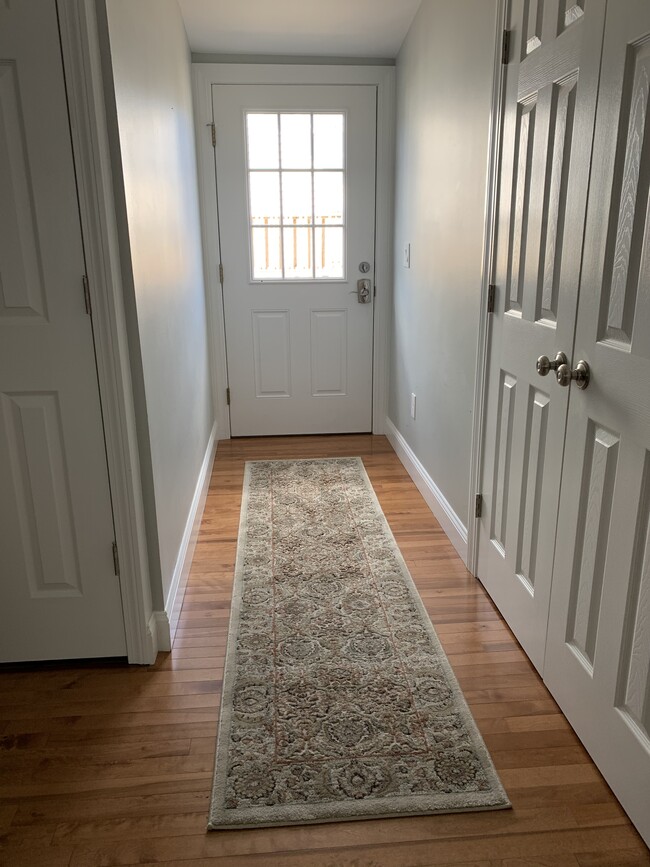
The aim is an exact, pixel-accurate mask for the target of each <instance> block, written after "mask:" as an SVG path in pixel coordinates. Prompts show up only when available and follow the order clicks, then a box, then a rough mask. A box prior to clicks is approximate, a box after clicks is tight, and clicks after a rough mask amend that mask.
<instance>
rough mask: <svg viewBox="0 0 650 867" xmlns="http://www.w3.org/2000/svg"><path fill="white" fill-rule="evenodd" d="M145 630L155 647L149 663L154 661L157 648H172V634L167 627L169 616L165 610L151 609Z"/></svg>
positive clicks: (165, 649) (164, 649) (163, 649)
mask: <svg viewBox="0 0 650 867" xmlns="http://www.w3.org/2000/svg"><path fill="white" fill-rule="evenodd" d="M147 631H148V632H149V635H150V636H151V641H152V644H153V646H154V647H155V652H154V653H153V658H152V659H151V660H150V662H151V663H154V662H155V661H156V654H157V653H158V651H159V650H162V651H167V650H171V649H172V635H171V631H170V629H169V618H168V617H167V612H166V611H153V612H152V613H151V617H150V618H149V624H148V626H147Z"/></svg>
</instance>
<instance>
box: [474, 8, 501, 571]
mask: <svg viewBox="0 0 650 867" xmlns="http://www.w3.org/2000/svg"><path fill="white" fill-rule="evenodd" d="M507 7H508V0H498V6H497V16H496V29H495V36H494V46H495V48H494V67H493V72H492V108H491V111H490V130H489V137H488V164H487V184H486V194H485V224H484V231H483V267H482V275H481V300H480V305H481V307H480V311H479V320H478V322H479V326H478V337H477V349H476V371H475V374H474V409H473V414H472V418H473V425H472V447H471V453H470V466H469V492H468V502H469V503H470V508H469V509H468V515H469V517H468V520H467V568H468V569H469V571H470V572H471V573H472V575H478V553H479V545H478V541H479V540H478V534H479V527H480V522H479V520H478V518H477V517H476V515H475V513H474V509H473V508H471V505H472V504H473V503H474V499H475V497H476V494H478V493H480V491H481V480H482V470H483V443H484V441H485V398H486V393H487V369H488V363H487V362H488V352H489V349H490V328H489V317H488V315H487V298H488V289H489V285H490V283H492V282H493V280H494V252H495V245H496V231H497V205H498V192H499V163H500V153H501V128H502V123H501V121H502V113H503V94H504V87H505V69H506V67H505V66H504V65H503V64H502V62H501V45H502V43H501V40H502V38H503V30H504V28H505V26H506V21H507V17H506V15H507V11H508V8H507Z"/></svg>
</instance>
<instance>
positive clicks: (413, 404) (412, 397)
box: [411, 394, 416, 419]
mask: <svg viewBox="0 0 650 867" xmlns="http://www.w3.org/2000/svg"><path fill="white" fill-rule="evenodd" d="M415 400H416V398H415V395H414V394H411V418H412V419H414V418H415Z"/></svg>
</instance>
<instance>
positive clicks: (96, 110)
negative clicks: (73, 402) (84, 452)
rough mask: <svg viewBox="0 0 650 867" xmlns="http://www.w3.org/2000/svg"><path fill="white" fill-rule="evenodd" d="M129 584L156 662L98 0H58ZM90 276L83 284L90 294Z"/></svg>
mask: <svg viewBox="0 0 650 867" xmlns="http://www.w3.org/2000/svg"><path fill="white" fill-rule="evenodd" d="M57 11H58V16H59V28H60V40H61V51H62V57H63V67H64V72H65V84H66V97H67V101H68V112H69V118H70V132H71V138H72V151H73V155H74V163H75V176H76V181H77V197H78V201H79V213H80V221H81V234H82V239H83V247H84V256H85V261H86V273H87V277H88V288H89V292H90V298H91V305H92V325H93V337H94V346H95V354H96V359H97V376H98V386H99V394H100V400H101V406H102V416H103V427H104V438H105V443H106V458H107V465H108V476H109V482H110V489H111V499H112V506H113V521H114V528H115V541H116V543H117V550H118V552H119V555H118V556H119V573H120V575H119V580H120V589H121V595H122V609H123V614H124V631H125V635H126V645H127V656H128V661H129V662H130V663H135V664H141V665H150V664H151V663H153V662H154V661H155V659H156V654H157V652H158V649H159V647H160V649H169V648H166V647H165V646H164V644H165V639H164V636H159V635H158V630H157V617H156V613H155V612H154V611H153V607H152V601H151V584H150V578H149V561H148V553H147V542H146V536H145V524H144V505H143V500H142V483H141V478H140V459H139V452H138V443H137V434H136V419H135V408H134V403H133V389H132V382H131V372H130V366H129V351H128V342H127V328H126V318H125V312H124V300H123V294H122V279H121V264H120V254H119V248H118V241H117V222H116V215H115V203H114V199H113V181H112V169H111V159H110V150H109V139H108V131H107V125H106V114H105V103H104V78H103V75H102V68H101V56H100V44H99V35H98V29H97V16H96V9H95V3H94V0H57ZM81 277H82V275H81V274H80V275H79V285H80V289H79V291H80V292H81Z"/></svg>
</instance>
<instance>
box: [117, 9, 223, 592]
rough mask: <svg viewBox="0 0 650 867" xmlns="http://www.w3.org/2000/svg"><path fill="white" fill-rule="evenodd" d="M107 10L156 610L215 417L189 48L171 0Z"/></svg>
mask: <svg viewBox="0 0 650 867" xmlns="http://www.w3.org/2000/svg"><path fill="white" fill-rule="evenodd" d="M106 13H107V27H108V41H109V46H108V50H109V51H110V62H111V66H112V76H113V82H114V105H113V108H114V110H115V111H116V123H117V134H118V139H119V142H118V147H119V153H118V154H117V155H116V162H117V163H118V170H117V171H116V173H115V175H116V186H117V187H118V190H117V193H116V200H117V206H118V210H119V208H120V204H121V205H122V206H123V208H124V213H123V214H122V215H121V216H122V217H123V219H122V228H123V231H122V238H121V240H122V250H121V252H122V257H123V260H124V263H125V271H127V272H128V274H127V277H128V279H127V280H125V291H126V292H127V294H129V290H130V291H131V293H132V297H131V298H127V299H126V304H127V312H129V311H130V313H131V322H130V326H131V329H130V330H131V335H130V342H131V351H132V353H133V349H134V344H135V349H136V350H137V351H138V355H139V358H138V359H137V362H136V363H135V365H134V366H135V368H136V370H135V377H134V378H135V380H136V410H137V413H138V426H139V433H140V444H141V452H142V455H141V457H142V458H143V485H144V487H145V491H144V496H145V507H146V509H147V513H148V515H147V518H148V542H149V547H150V549H151V550H150V558H151V560H152V575H153V576H154V581H153V583H154V585H157V586H153V587H152V595H153V601H154V607H155V608H157V609H160V608H161V607H162V604H163V602H164V599H165V598H166V596H167V593H168V590H169V586H170V583H171V579H172V575H173V571H174V566H175V564H176V560H177V557H178V552H179V547H180V544H181V539H182V536H183V531H184V529H185V525H186V522H187V518H188V515H189V510H190V505H191V502H192V497H193V494H194V491H195V488H196V484H197V481H198V477H199V471H200V468H201V464H202V462H203V458H204V455H205V451H206V448H207V445H208V440H209V436H210V431H211V429H212V424H213V419H214V413H213V408H212V399H211V391H210V382H209V379H210V373H209V366H208V350H207V326H206V312H205V291H204V284H203V263H202V252H201V230H200V223H199V208H198V188H197V181H196V178H197V165H196V153H195V141H194V127H193V119H192V94H191V86H190V51H189V47H188V44H187V38H186V35H185V28H184V25H183V21H182V18H181V14H180V10H179V8H178V6H177V4H176V0H137V2H134V0H107V2H106ZM109 113H110V107H109ZM109 120H110V118H109ZM119 163H121V172H120V170H119ZM119 217H120V214H118V219H119ZM138 368H140V373H139V378H140V379H141V387H140V389H138V388H137V385H138V382H137V380H138Z"/></svg>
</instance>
